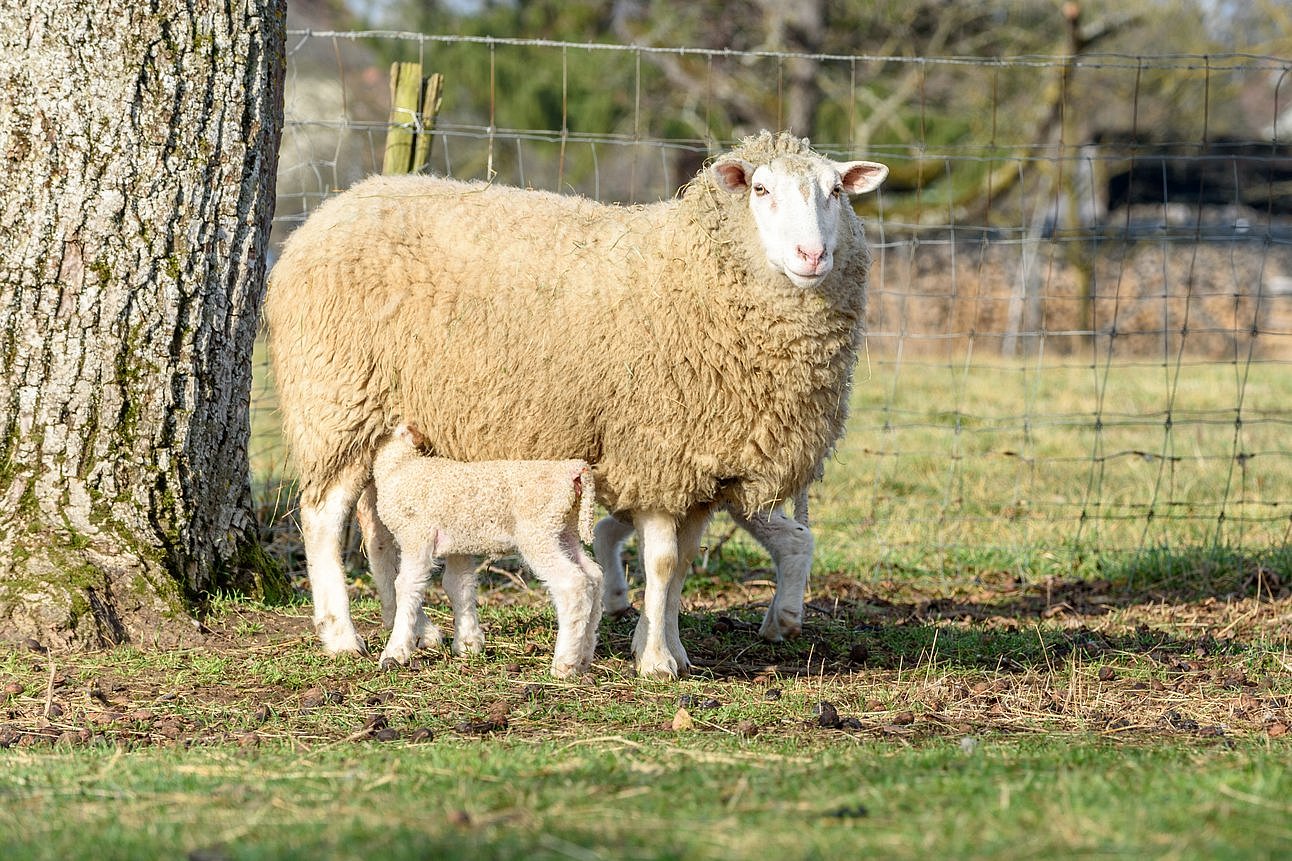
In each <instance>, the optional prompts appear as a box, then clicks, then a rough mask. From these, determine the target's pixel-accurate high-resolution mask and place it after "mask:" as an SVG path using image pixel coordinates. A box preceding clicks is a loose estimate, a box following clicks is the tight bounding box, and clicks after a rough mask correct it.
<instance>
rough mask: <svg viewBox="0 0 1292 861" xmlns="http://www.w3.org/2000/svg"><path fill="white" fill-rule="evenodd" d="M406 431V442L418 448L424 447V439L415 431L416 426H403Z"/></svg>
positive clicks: (419, 432)
mask: <svg viewBox="0 0 1292 861" xmlns="http://www.w3.org/2000/svg"><path fill="white" fill-rule="evenodd" d="M404 427H405V428H407V429H408V441H409V442H411V443H412V444H413V445H415V446H417V447H418V448H425V447H426V437H425V436H424V435H423V434H422V432H421V431H419V430H418V429H417V426H416V425H412V424H408V425H404Z"/></svg>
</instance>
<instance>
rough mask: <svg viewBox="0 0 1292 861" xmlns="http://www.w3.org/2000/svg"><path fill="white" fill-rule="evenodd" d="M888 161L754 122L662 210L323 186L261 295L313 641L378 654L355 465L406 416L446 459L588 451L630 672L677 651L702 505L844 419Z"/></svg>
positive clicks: (782, 492)
mask: <svg viewBox="0 0 1292 861" xmlns="http://www.w3.org/2000/svg"><path fill="white" fill-rule="evenodd" d="M886 174H887V168H885V167H884V166H883V165H880V164H876V163H874V162H867V161H848V162H836V161H832V160H830V159H827V158H824V157H823V156H821V155H819V154H817V153H815V152H813V151H812V150H811V149H810V147H809V146H808V144H807V142H806V141H803V140H801V139H799V138H796V137H793V136H791V135H788V134H781V135H773V134H771V133H767V132H764V133H763V134H761V135H758V136H756V137H752V138H748V139H746V140H745V141H743V142H742V143H741V144H740V145H739V146H738V147H736V148H735V149H734V150H733V151H732V152H730V153H727V154H725V155H722V156H720V157H718V158H717V159H716V160H714V161H713V162H712V163H711V164H710V165H708V166H707V167H706V168H704V169H703V170H701V171H700V173H699V174H698V175H697V176H696V177H695V179H694V180H693V181H692V182H691V183H689V184H688V185H687V186H686V188H685V189H684V190H683V191H682V193H681V195H680V196H679V197H678V198H676V199H674V200H670V201H666V202H661V203H656V204H651V205H647V206H632V207H621V206H607V205H603V204H600V203H597V202H594V201H591V200H587V199H584V198H579V197H572V196H564V195H557V194H551V193H548V192H540V191H527V190H522V189H517V188H507V187H503V186H498V185H488V184H483V183H465V182H458V181H454V180H449V179H442V178H435V177H427V176H404V177H374V178H372V179H369V180H367V181H365V182H362V183H360V184H358V185H356V186H355V187H353V188H351V189H350V190H349V191H346V192H345V193H343V194H340V195H338V196H336V197H334V198H332V199H331V200H329V201H327V202H326V203H324V204H323V205H322V206H320V207H319V208H318V209H317V210H316V211H315V212H314V214H313V215H312V216H311V217H310V218H309V219H308V220H307V221H306V223H305V224H304V225H302V226H301V227H300V228H299V229H298V230H297V231H296V232H295V233H294V234H293V235H292V237H291V238H290V239H289V240H288V241H287V243H286V244H285V246H284V248H283V252H282V256H281V257H280V258H279V261H278V263H277V265H276V266H275V267H274V271H273V275H272V279H271V284H270V288H269V292H268V296H267V299H266V307H265V310H266V318H267V320H268V323H269V333H270V349H271V355H272V360H273V370H274V375H275V380H276V382H277V386H278V391H279V405H280V411H281V413H282V416H283V422H284V432H285V436H286V438H287V440H288V443H289V446H290V448H291V451H292V453H293V457H294V459H295V463H296V467H297V472H298V475H299V477H300V482H301V527H302V532H303V536H304V541H305V550H306V558H307V564H308V567H309V574H310V583H311V587H312V590H313V596H314V622H315V628H316V630H317V631H318V633H319V636H320V638H321V639H322V641H323V644H324V647H325V648H326V649H327V650H328V651H330V652H333V653H337V652H361V651H363V650H364V644H363V642H362V640H361V639H360V638H359V636H358V633H357V632H356V631H355V628H354V625H353V622H352V621H351V618H350V611H349V604H348V599H347V596H346V591H345V579H344V570H343V568H342V565H341V555H340V546H341V536H342V534H343V532H344V529H345V525H346V521H347V519H348V517H349V515H350V512H351V510H352V508H353V507H354V505H355V502H356V500H358V502H359V514H360V523H361V525H362V526H363V528H364V532H365V538H366V539H367V543H368V547H369V549H370V554H371V555H370V559H371V562H372V567H373V575H374V579H375V580H376V582H377V585H378V587H379V591H380V592H381V595H382V599H383V615H384V616H385V617H386V620H387V622H388V623H389V622H390V620H391V616H392V614H393V611H389V612H388V611H387V608H389V607H390V606H391V605H392V604H393V588H392V587H391V586H390V584H389V580H390V579H391V578H392V577H393V573H394V570H395V564H394V554H393V552H392V548H391V542H390V541H389V536H388V535H386V534H385V533H384V530H383V529H382V526H381V523H380V519H379V517H378V516H377V513H376V512H375V510H374V508H373V506H374V504H375V494H374V493H373V492H372V491H371V490H369V491H368V492H365V487H366V486H367V484H368V482H369V474H370V470H371V464H372V458H373V454H374V452H375V449H376V446H377V444H378V442H379V441H380V440H381V438H382V436H383V435H384V434H385V432H386V428H388V427H389V426H390V423H391V422H390V419H391V417H392V416H396V415H398V416H401V417H406V418H407V419H408V420H409V421H412V422H413V423H415V424H416V425H417V427H418V428H420V429H421V430H422V431H423V432H424V433H425V434H426V436H427V438H428V440H429V444H430V446H431V448H432V450H433V451H434V453H435V454H437V455H441V456H445V457H450V458H453V459H455V460H490V459H518V458H529V459H556V458H581V459H583V460H586V461H588V462H590V463H592V464H593V465H594V470H595V473H596V477H597V491H598V496H599V498H600V500H601V502H603V503H604V504H605V505H606V506H607V507H608V508H609V509H610V510H611V511H614V512H617V513H619V514H621V515H622V516H623V517H624V518H626V519H628V520H631V521H632V522H633V524H634V525H635V527H636V528H637V530H638V533H639V535H640V538H641V542H642V559H643V569H644V572H645V577H646V590H645V597H644V601H643V608H642V615H641V617H640V619H639V620H638V623H637V630H636V633H635V635H634V637H633V651H634V653H635V655H636V658H637V669H638V672H640V673H642V674H644V675H650V676H658V677H666V678H672V677H676V676H677V675H678V674H679V673H683V672H686V671H687V669H688V667H689V662H688V660H687V656H686V650H685V649H684V648H683V646H682V642H681V639H680V637H679V636H678V628H677V615H678V610H679V605H680V600H681V590H682V583H683V580H684V578H685V573H686V571H687V569H688V567H689V564H690V560H691V557H692V556H693V555H694V553H695V551H696V549H697V548H698V546H699V541H700V536H701V534H702V532H703V529H704V526H705V523H706V522H707V521H708V518H709V514H710V511H711V510H712V509H713V508H714V506H716V505H724V504H727V505H731V506H732V507H734V508H735V509H736V510H738V511H740V512H741V513H742V514H743V515H745V516H751V517H752V516H754V515H756V514H758V513H759V512H763V513H766V512H769V511H772V510H774V509H775V508H776V507H777V506H778V505H779V504H780V503H782V502H783V501H784V500H786V499H787V498H789V497H791V496H792V495H793V494H795V493H796V492H798V491H799V490H800V489H801V488H803V487H804V486H805V485H806V484H807V483H808V481H809V480H810V479H811V478H812V476H813V474H814V472H815V469H816V465H817V464H818V463H820V462H821V459H822V458H823V457H824V456H825V454H826V453H828V451H829V450H830V449H831V448H832V446H833V445H834V444H835V442H836V440H837V439H838V437H839V435H840V434H841V433H842V432H843V427H844V422H845V419H846V407H847V396H848V389H849V386H850V380H851V374H852V369H853V366H854V364H855V362H856V357H857V351H858V347H859V345H860V342H861V338H862V332H863V317H864V313H865V288H866V276H867V272H868V269H869V266H870V253H869V251H868V249H867V247H866V243H865V235H864V231H863V229H862V224H861V221H860V219H859V218H857V216H856V214H855V213H854V212H853V210H852V207H851V206H850V205H849V204H848V195H849V194H858V193H862V192H866V191H870V190H872V189H874V188H876V187H877V186H878V185H879V183H880V182H881V181H882V180H883V178H884V176H885V175H886ZM423 633H425V632H423ZM430 636H431V635H430V634H429V633H426V634H425V637H424V638H429V637H430Z"/></svg>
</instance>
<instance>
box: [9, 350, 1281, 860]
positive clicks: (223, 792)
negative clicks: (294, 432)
mask: <svg viewBox="0 0 1292 861" xmlns="http://www.w3.org/2000/svg"><path fill="white" fill-rule="evenodd" d="M870 368H871V372H870V376H869V379H865V375H864V374H863V375H862V377H861V378H859V380H858V385H857V386H856V391H855V401H854V407H853V419H852V422H851V430H850V433H849V435H848V436H847V437H846V438H845V439H844V441H843V443H842V445H841V447H840V450H839V454H838V457H837V459H836V460H835V461H834V462H832V463H831V464H830V466H829V469H828V472H827V476H826V480H825V482H823V483H822V484H821V485H819V486H817V488H816V489H815V492H814V498H813V509H812V512H813V522H814V531H815V532H816V535H817V561H816V565H815V568H814V574H813V583H812V589H811V593H810V596H809V598H810V600H809V604H808V607H807V616H806V630H805V634H804V636H803V637H802V638H800V639H798V640H795V641H792V642H787V643H784V644H777V645H772V644H768V643H763V642H761V641H760V640H758V639H757V637H756V629H757V624H758V621H759V619H760V617H761V614H762V611H763V609H764V608H765V606H766V602H767V600H768V598H769V597H770V594H771V586H772V579H773V577H774V572H773V571H772V570H771V568H770V564H769V561H768V559H767V558H766V556H765V555H764V554H763V553H762V551H761V550H760V549H758V548H757V547H756V546H755V545H754V544H753V543H752V542H751V541H750V540H749V539H748V538H747V537H746V536H744V535H743V533H739V532H736V531H734V530H733V528H732V527H731V525H730V523H729V521H725V520H722V519H719V520H717V521H716V522H715V524H714V525H713V526H712V527H711V528H710V532H709V535H708V537H707V539H706V544H707V549H706V553H705V554H704V557H703V558H702V559H701V560H700V561H699V562H698V563H697V565H696V567H695V570H694V571H693V574H692V576H691V578H690V579H689V581H688V585H687V589H686V593H685V596H684V605H685V606H684V617H683V619H682V638H683V640H684V642H685V643H686V644H687V647H688V650H689V651H690V654H691V656H692V659H693V660H694V661H695V663H696V673H695V674H694V675H693V676H692V677H691V678H688V679H684V680H681V681H679V682H676V683H660V682H653V681H649V680H639V679H637V678H635V677H634V675H633V674H632V665H631V656H630V654H629V643H630V639H631V634H632V625H633V622H632V620H630V619H627V620H624V619H621V620H606V621H605V622H604V623H603V626H602V630H601V646H600V648H599V652H598V660H597V662H596V665H595V667H594V669H593V672H592V673H591V674H590V675H589V676H588V677H587V678H585V679H581V680H579V681H576V682H558V681H555V680H553V679H551V678H550V677H549V676H548V675H547V674H546V667H547V664H548V662H549V661H550V656H551V649H552V645H553V639H554V637H553V618H552V613H551V610H550V607H549V606H548V604H547V602H546V600H545V597H544V595H543V594H542V592H541V591H540V590H538V589H537V588H536V587H535V586H534V584H532V583H531V582H527V581H525V580H524V579H523V578H521V577H519V576H516V574H515V573H514V571H513V570H512V568H513V566H512V565H511V564H510V563H509V562H506V561H504V562H503V563H500V564H499V565H498V566H496V567H495V568H493V569H491V570H490V571H488V572H486V574H485V575H484V578H483V589H482V596H481V607H482V615H483V619H484V623H485V625H486V628H487V631H488V635H489V646H488V651H487V652H486V654H484V655H482V656H477V657H473V658H469V659H453V658H451V657H449V656H448V653H447V649H441V650H438V651H430V652H427V653H425V655H424V656H423V657H422V658H420V659H419V661H418V662H417V664H416V665H415V666H414V667H412V668H409V669H405V670H402V671H381V670H378V668H377V667H376V666H375V663H374V662H373V661H372V660H371V659H360V658H343V659H330V658H328V657H326V656H324V655H323V654H322V653H321V651H320V650H319V648H318V646H317V644H316V642H315V640H314V637H313V635H312V633H311V631H310V622H309V616H310V610H309V607H308V605H306V604H304V603H303V602H302V603H295V604H289V605H287V606H264V605H260V604H255V603H251V602H247V601H244V600H237V599H232V598H224V599H219V600H217V601H215V603H214V605H213V607H212V611H211V615H210V616H209V617H208V618H207V619H205V620H204V625H205V626H206V628H207V630H208V631H209V633H208V635H207V644H206V645H205V646H204V647H202V648H200V649H191V650H171V651H159V650H149V649H139V648H133V647H125V648H119V649H116V650H113V651H110V652H102V653H94V654H85V655H47V654H40V653H36V652H31V651H23V650H8V651H0V684H2V685H5V686H7V687H5V688H4V689H5V690H6V691H7V693H5V694H3V695H0V857H6V858H8V857H22V858H66V857H83V856H93V857H101V858H131V859H134V858H174V857H185V856H187V857H189V858H194V859H224V858H230V859H234V858H238V859H241V858H248V859H250V858H359V857H390V858H396V859H398V858H424V857H448V858H486V859H487V858H517V857H525V858H643V859H665V858H688V859H690V858H697V859H710V858H713V859H726V858H732V857H749V856H754V855H760V854H761V855H768V856H772V857H785V858H805V859H806V858H835V857H860V856H864V855H871V856H878V857H891V858H914V857H920V858H923V857H956V858H1032V857H1036V856H1041V855H1055V856H1058V857H1071V856H1075V855H1101V856H1102V855H1115V856H1126V857H1136V858H1139V857H1147V858H1179V857H1198V856H1204V857H1218V858H1270V857H1279V856H1281V855H1285V854H1286V850H1287V847H1288V846H1290V845H1292V833H1290V832H1292V826H1289V825H1288V822H1289V821H1292V820H1290V819H1289V816H1288V814H1289V813H1290V812H1292V805H1290V803H1289V801H1288V799H1289V798H1292V793H1290V792H1289V790H1290V789H1292V785H1290V784H1292V778H1290V777H1289V776H1288V771H1287V769H1286V763H1287V758H1288V744H1289V742H1288V739H1289V738H1290V737H1292V736H1290V735H1289V734H1288V728H1289V726H1292V655H1290V654H1289V645H1288V644H1289V638H1290V637H1292V555H1290V554H1289V552H1288V550H1287V549H1286V546H1285V544H1284V541H1283V533H1284V531H1285V530H1286V528H1287V527H1286V522H1285V521H1286V514H1285V513H1284V512H1283V506H1285V504H1286V503H1285V500H1283V499H1282V498H1281V497H1282V495H1283V493H1284V488H1285V487H1287V486H1289V485H1288V481H1289V480H1292V474H1289V472H1290V470H1289V464H1288V463H1287V461H1288V457H1287V451H1286V450H1285V445H1284V443H1283V439H1282V436H1283V434H1282V433H1281V429H1282V415H1283V413H1282V410H1283V405H1284V404H1286V403H1288V402H1289V396H1292V379H1288V378H1287V375H1286V374H1281V373H1279V369H1278V368H1277V367H1274V366H1266V365H1261V364H1255V365H1252V366H1250V367H1248V368H1244V367H1239V366H1232V365H1230V366H1227V365H1185V366H1181V368H1180V375H1179V377H1178V378H1177V377H1175V375H1174V373H1173V370H1172V369H1171V368H1163V367H1123V366H1116V367H1113V368H1109V369H1101V368H1090V367H1085V368H1082V367H1077V366H1075V365H1063V364H1060V363H1057V362H1055V363H1051V364H1049V365H1030V366H1029V365H1022V364H1009V365H999V366H997V367H981V366H973V365H962V364H953V363H938V362H936V361H932V360H929V359H927V358H925V359H920V360H918V361H916V360H911V359H907V360H905V361H903V362H897V361H895V360H893V359H889V358H879V357H876V358H873V359H872V361H871V364H870ZM264 385H265V384H264V382H263V381H260V382H258V384H257V386H258V389H257V390H258V392H262V393H263V392H264V391H265V389H264ZM1240 393H1241V396H1242V413H1241V414H1242V416H1243V417H1244V421H1243V422H1242V423H1241V424H1239V423H1237V422H1236V416H1237V413H1236V412H1235V405H1236V404H1237V403H1238V397H1239V394H1240ZM266 397H267V396H264V397H262V396H261V395H258V396H257V403H258V404H260V405H261V407H262V408H258V409H257V411H256V417H255V422H254V428H253V445H252V449H251V450H252V454H253V459H254V462H255V463H256V465H257V470H258V472H259V475H260V476H261V477H262V478H263V477H265V476H267V475H271V474H272V475H281V474H283V461H282V457H283V456H282V450H281V444H280V443H279V442H278V440H277V431H276V419H275V418H274V417H273V415H272V412H271V411H270V410H269V409H266V408H263V407H264V405H265V404H266V400H265V398H266ZM1168 413H1169V414H1170V415H1171V416H1172V417H1173V419H1172V423H1171V424H1170V425H1169V426H1168V425H1167V424H1166V420H1165V417H1166V415H1167V414H1168ZM1097 420H1098V421H1099V422H1100V423H1101V424H1100V426H1099V427H1098V428H1096V421H1097ZM1235 452H1238V453H1240V454H1243V455H1244V456H1243V457H1241V458H1235V457H1234V453H1235ZM1249 455H1250V456H1249ZM268 486H272V484H271V485H268ZM288 490H289V488H285V489H281V490H280V489H274V490H273V491H272V492H269V493H266V494H264V496H263V499H264V507H265V509H266V510H267V511H274V512H277V516H276V523H275V524H274V525H275V528H274V530H273V536H274V540H275V542H276V543H275V545H274V547H275V548H276V551H277V552H279V553H280V554H281V555H282V556H283V558H284V559H286V560H287V561H288V563H289V567H291V568H293V569H294V571H295V574H296V577H297V580H296V583H297V585H298V586H303V581H302V580H301V577H300V575H301V570H300V568H301V566H300V557H299V547H298V545H297V544H296V543H295V542H296V537H295V536H296V533H295V530H294V527H293V526H292V523H291V505H292V501H291V495H290V493H289V492H288ZM1082 512H1085V516H1084V517H1083V516H1082ZM1221 512H1224V513H1225V517H1224V518H1221V517H1220V513H1221ZM1150 513H1151V516H1150ZM629 556H630V561H631V556H632V550H631V548H630V551H629ZM355 564H356V565H357V564H359V563H358V562H357V561H356V563H355ZM356 573H359V572H356ZM353 592H354V596H355V602H354V606H355V613H356V618H357V619H358V621H359V624H360V628H361V631H362V633H364V634H365V635H366V636H368V637H369V640H370V643H371V644H372V645H374V646H375V645H379V643H380V639H381V637H382V636H383V635H382V633H381V631H380V625H379V617H380V614H379V612H378V609H377V606H376V604H375V602H374V601H373V600H372V596H371V589H370V588H369V586H368V584H367V583H366V581H365V579H364V578H363V577H362V576H357V577H356V579H355V582H354V585H353ZM636 597H637V598H640V595H637V596H636ZM429 612H430V613H431V615H432V617H433V619H434V621H435V622H436V623H437V624H439V625H440V626H441V627H442V628H444V629H446V630H447V629H450V628H451V620H450V619H449V617H448V613H447V606H446V602H445V601H444V600H443V598H442V596H436V597H435V598H434V599H433V600H432V601H431V606H430V607H429ZM823 703H824V704H827V705H823ZM47 705H48V706H51V707H52V709H51V710H48V711H47Z"/></svg>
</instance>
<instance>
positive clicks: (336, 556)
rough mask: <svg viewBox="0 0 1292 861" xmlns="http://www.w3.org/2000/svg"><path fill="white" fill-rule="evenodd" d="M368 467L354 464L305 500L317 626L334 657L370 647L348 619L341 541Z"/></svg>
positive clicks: (304, 532) (304, 534)
mask: <svg viewBox="0 0 1292 861" xmlns="http://www.w3.org/2000/svg"><path fill="white" fill-rule="evenodd" d="M366 472H367V471H366V469H359V468H358V467H351V468H350V469H349V470H347V471H346V472H345V473H343V474H342V476H341V477H340V478H339V479H338V480H337V481H336V483H334V484H333V485H332V486H331V487H329V488H328V489H327V490H325V491H324V492H323V493H322V494H321V495H320V497H319V501H318V502H316V503H312V504H310V503H305V502H302V503H301V514H300V517H301V538H302V539H303V540H304V542H305V564H306V568H307V570H308V572H309V578H310V592H311V593H312V595H313V600H314V630H315V631H317V632H318V635H319V639H321V640H322V641H323V648H324V649H325V650H326V651H327V652H328V653H329V654H333V655H342V654H355V655H366V654H367V653H368V648H367V646H365V645H364V642H363V640H362V639H361V638H360V637H359V634H358V632H357V631H356V630H355V629H354V622H353V621H352V620H351V618H350V596H349V595H348V594H347V593H346V590H345V567H344V564H343V562H342V560H341V540H342V536H343V535H344V534H345V526H346V522H347V521H348V520H349V518H350V512H351V511H352V510H353V509H354V503H355V499H356V498H357V497H358V496H359V492H360V490H362V488H363V485H364V484H365V483H366V482H367V474H366Z"/></svg>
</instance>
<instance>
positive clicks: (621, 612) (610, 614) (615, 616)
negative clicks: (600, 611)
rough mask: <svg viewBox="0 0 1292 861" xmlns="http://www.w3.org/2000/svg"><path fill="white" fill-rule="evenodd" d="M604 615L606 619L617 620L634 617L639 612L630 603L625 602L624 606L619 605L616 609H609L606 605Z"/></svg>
mask: <svg viewBox="0 0 1292 861" xmlns="http://www.w3.org/2000/svg"><path fill="white" fill-rule="evenodd" d="M604 615H605V617H606V618H607V619H610V620H612V621H618V620H620V619H629V620H631V619H636V618H637V616H638V615H639V614H638V612H637V608H636V607H634V606H633V605H632V604H626V605H625V606H623V607H619V608H618V609H611V608H609V607H607V608H606V610H605V613H604Z"/></svg>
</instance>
